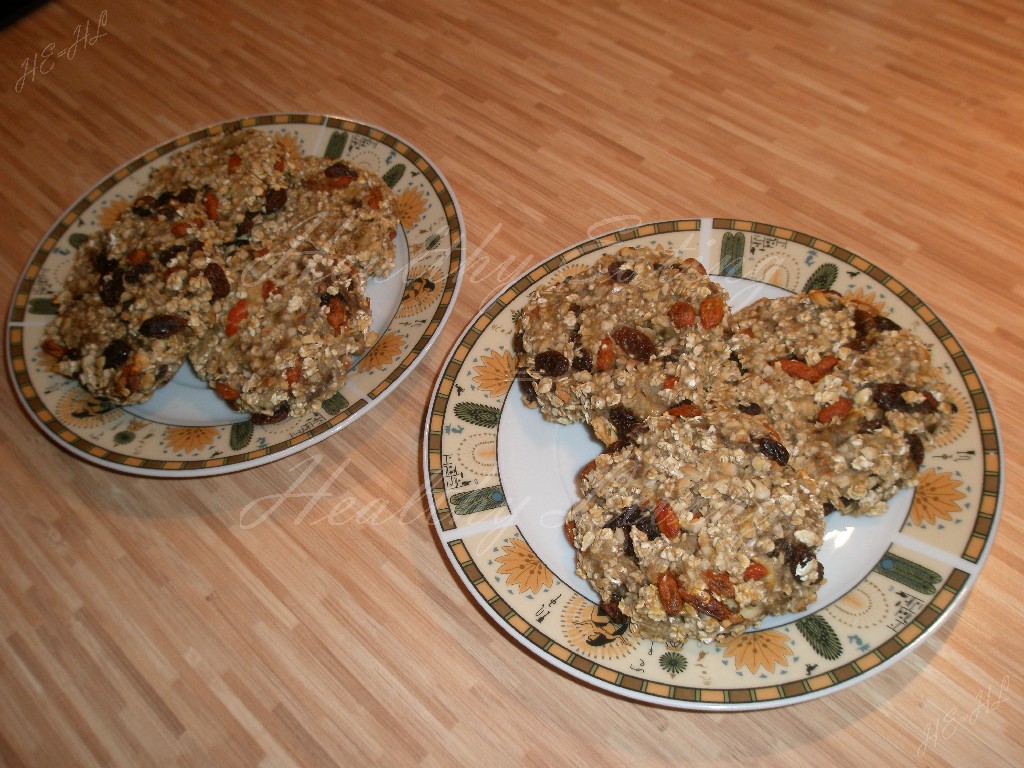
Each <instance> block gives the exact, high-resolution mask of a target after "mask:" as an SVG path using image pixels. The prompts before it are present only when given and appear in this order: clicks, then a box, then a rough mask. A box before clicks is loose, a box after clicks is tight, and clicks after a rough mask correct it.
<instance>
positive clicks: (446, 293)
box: [7, 114, 465, 476]
mask: <svg viewBox="0 0 1024 768" xmlns="http://www.w3.org/2000/svg"><path fill="white" fill-rule="evenodd" d="M238 127H255V128H257V129H259V130H266V131H271V132H274V133H276V134H278V135H280V136H281V137H282V140H284V141H287V142H289V143H290V144H291V145H292V146H293V148H294V149H296V150H297V151H299V152H302V153H305V154H314V153H315V154H322V155H325V156H330V157H341V158H345V159H346V160H348V161H350V162H355V163H357V164H363V165H366V166H367V167H370V168H373V169H374V170H377V172H378V173H380V174H381V176H382V177H383V178H384V180H385V181H386V182H387V183H388V184H389V185H390V186H391V187H392V188H393V189H394V190H395V193H396V196H397V200H398V203H399V209H400V210H399V215H400V218H401V222H402V229H403V232H402V233H401V236H400V238H401V241H402V245H401V246H400V248H404V249H405V253H406V256H407V261H406V264H405V265H399V269H396V272H395V273H394V274H392V275H391V276H389V277H387V278H384V279H383V280H384V281H386V280H399V279H404V280H405V282H404V284H403V285H402V286H397V288H396V290H394V294H395V304H396V308H395V309H394V313H393V316H392V317H391V318H390V323H389V324H388V325H387V327H386V328H385V329H384V331H383V332H382V333H381V334H380V337H379V339H378V341H377V343H376V345H375V346H374V347H372V348H371V349H370V350H368V351H367V353H366V354H365V355H364V356H363V357H362V358H361V360H359V361H357V362H356V364H355V365H354V366H353V371H352V373H351V374H350V376H349V379H348V382H347V383H346V386H345V387H344V388H343V389H342V390H340V391H339V392H337V393H335V394H334V395H333V396H331V397H329V398H327V399H326V400H325V401H324V403H323V404H322V406H321V408H320V409H319V410H318V411H316V412H314V413H312V414H310V415H307V416H305V417H303V418H295V419H286V420H285V421H283V422H281V423H280V424H275V425H254V424H253V423H252V422H251V421H248V420H235V421H233V422H230V423H222V424H203V425H193V426H183V425H168V424H164V423H161V422H159V421H155V420H150V419H146V418H140V417H139V415H138V414H136V413H132V412H130V411H129V410H126V409H122V408H116V407H111V406H110V405H109V404H104V403H102V402H100V401H98V400H96V399H95V398H92V397H91V396H90V395H89V394H88V393H86V392H85V391H84V390H83V389H82V388H81V387H80V386H79V385H78V384H77V382H74V381H71V380H67V379H64V378H62V377H60V376H56V375H54V374H52V373H50V372H49V371H48V370H47V366H46V363H45V360H43V359H42V356H41V355H40V353H39V351H38V342H39V339H40V337H41V334H42V331H43V329H44V327H45V325H46V323H47V322H48V320H49V316H50V315H52V314H53V312H54V311H55V308H54V307H53V303H52V296H53V295H54V294H55V293H57V292H58V291H59V287H60V284H61V283H62V281H63V275H64V274H66V272H67V269H68V268H69V267H70V263H71V260H72V257H73V254H74V251H75V248H76V246H77V244H78V243H80V242H81V241H82V240H84V238H85V236H86V235H87V234H88V233H89V232H92V231H94V230H96V229H98V228H100V227H103V226H104V225H108V224H109V222H110V221H111V219H112V217H116V216H117V213H118V211H120V210H122V209H123V208H124V207H126V206H127V205H128V204H129V203H130V200H131V199H132V197H133V194H134V193H135V192H136V191H137V190H138V188H139V186H140V185H141V183H142V181H143V180H144V178H145V176H146V175H148V172H149V170H150V169H151V168H152V167H154V166H155V165H157V164H159V163H161V162H164V161H165V160H166V158H167V157H168V156H169V154H170V153H172V152H174V151H175V150H178V149H180V148H181V147H184V146H187V145H190V144H192V143H194V142H196V141H199V140H201V139H204V138H206V137H209V136H212V135H215V134H218V133H221V132H223V131H225V130H231V129H234V128H238ZM464 242H465V240H464V227H463V224H462V218H461V213H460V211H459V208H458V204H457V203H456V201H455V198H454V196H453V194H452V192H451V190H450V189H449V187H448V186H447V183H446V182H445V180H444V178H443V177H442V176H441V175H440V173H439V172H438V171H437V169H436V168H435V167H434V166H433V165H431V163H430V162H429V161H428V160H427V159H426V158H425V157H424V156H423V155H421V154H420V153H419V152H418V151H417V150H416V149H414V148H413V147H412V146H411V145H409V144H408V143H407V142H405V141H404V140H402V139H400V138H398V137H396V136H393V135H391V134H389V133H387V132H386V131H384V130H381V129H379V128H376V127H373V126H370V125H366V124H363V123H359V122H356V121H353V120H348V119H344V118H340V117H332V116H326V115H312V114H310V115H306V114H270V115H259V116H252V117H245V118H241V119H236V120H231V121H227V122H224V123H219V124H217V125H212V126H209V127H207V128H204V129H201V130H198V131H194V132H191V133H189V134H186V135H184V136H181V137H179V138H176V139H174V140H172V141H168V142H165V143H164V144H161V145H160V146H158V147H156V148H154V149H152V150H150V151H149V152H146V153H145V154H143V155H141V156H139V157H137V158H135V159H134V160H132V161H131V162H129V163H127V164H126V165H125V166H123V167H122V168H120V169H118V170H117V171H115V172H114V173H112V174H110V175H109V176H108V177H107V178H106V179H104V180H103V181H102V182H100V183H99V184H98V185H96V186H95V187H94V188H93V189H91V190H90V191H89V192H88V193H86V194H85V195H83V196H82V197H81V198H80V199H79V200H78V202H76V203H75V204H74V205H73V206H72V207H71V208H70V209H69V210H68V211H67V212H66V213H65V214H64V215H63V216H62V217H61V218H60V219H59V221H58V222H57V223H56V225H54V227H53V228H52V229H51V230H50V231H49V232H48V233H47V235H46V236H45V237H44V238H43V240H42V241H41V242H40V244H39V246H38V247H37V249H36V251H35V252H34V254H33V256H32V258H31V259H30V261H29V263H28V265H27V266H26V268H25V270H24V272H23V274H22V276H21V279H20V281H19V283H18V287H17V290H16V293H15V296H14V301H13V302H12V306H11V312H10V316H9V320H8V327H7V345H8V369H9V373H10V375H11V377H12V379H13V380H14V382H15V389H16V391H17V392H18V395H19V397H20V399H21V400H22V403H23V404H24V405H25V407H26V408H27V410H28V412H29V414H30V415H31V416H32V417H33V419H34V421H35V422H36V423H37V425H38V426H40V428H41V429H42V430H43V431H44V433H46V435H47V436H48V437H50V438H51V439H52V440H54V442H56V443H57V444H59V445H61V446H62V447H64V448H66V449H68V450H70V451H71V452H73V453H75V454H77V455H79V456H80V457H82V458H85V459H87V460H89V461H92V462H95V463H98V464H101V465H104V466H107V467H109V468H114V469H119V470H122V471H126V472H130V473H134V474H146V475H154V476H188V475H209V474H220V473H223V472H231V471H235V470H238V469H243V468H246V467H249V466H255V465H258V464H263V463H266V462H268V461H273V460H276V459H280V458H284V457H285V456H288V455H290V454H292V453H294V452H296V451H298V450H302V449H303V448H306V447H309V446H310V445H312V444H314V443H316V442H319V441H320V440H322V439H324V438H326V437H328V436H330V435H332V434H334V433H336V432H337V431H338V430H340V429H341V428H343V427H344V426H346V425H347V424H349V423H351V422H352V421H354V420H355V419H356V418H357V417H359V416H361V415H362V414H363V413H365V412H366V411H367V410H368V409H369V407H371V406H372V405H374V404H375V403H376V402H377V401H378V400H379V399H380V398H382V397H383V396H384V395H386V394H389V393H390V392H391V391H392V390H393V389H394V388H395V386H396V385H397V384H398V383H399V381H400V380H401V379H402V378H403V377H404V376H405V375H406V374H407V373H408V372H409V371H410V370H411V369H412V368H413V367H414V365H415V364H416V363H417V362H418V361H419V360H420V359H421V358H422V356H423V354H424V353H425V352H426V351H427V349H428V348H429V346H430V345H431V343H432V341H433V340H434V339H435V338H436V336H437V334H438V333H439V331H440V330H441V328H442V327H443V325H444V323H445V322H446V320H447V318H448V315H449V313H450V311H451V309H452V307H453V305H454V302H455V297H456V294H457V292H458V289H459V284H460V281H461V276H462V268H463V261H464ZM403 269H404V274H403V272H402V270H403ZM389 290H390V289H389Z"/></svg>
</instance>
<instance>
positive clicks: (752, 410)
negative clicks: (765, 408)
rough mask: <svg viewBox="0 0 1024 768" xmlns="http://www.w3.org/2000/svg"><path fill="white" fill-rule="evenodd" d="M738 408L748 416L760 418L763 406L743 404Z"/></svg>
mask: <svg viewBox="0 0 1024 768" xmlns="http://www.w3.org/2000/svg"><path fill="white" fill-rule="evenodd" d="M736 408H737V409H738V410H739V411H740V412H741V413H745V414H747V416H760V415H761V406H760V405H758V404H757V403H741V404H740V405H737V406H736Z"/></svg>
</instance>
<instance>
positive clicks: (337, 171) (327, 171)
mask: <svg viewBox="0 0 1024 768" xmlns="http://www.w3.org/2000/svg"><path fill="white" fill-rule="evenodd" d="M355 175H356V172H355V170H353V169H352V167H351V166H349V165H346V164H345V163H343V162H341V161H340V160H339V161H338V162H336V163H334V164H333V165H329V166H327V167H326V168H324V176H326V177H327V178H328V179H338V178H342V177H344V176H355Z"/></svg>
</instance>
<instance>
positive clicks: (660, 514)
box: [654, 499, 681, 539]
mask: <svg viewBox="0 0 1024 768" xmlns="http://www.w3.org/2000/svg"><path fill="white" fill-rule="evenodd" d="M654 522H655V523H657V525H658V530H659V531H661V533H662V534H663V535H664V536H665V538H667V539H674V538H676V537H677V536H679V534H680V532H681V531H680V528H679V518H678V517H676V513H675V512H674V511H673V510H672V507H671V506H670V505H669V503H668V502H667V501H665V500H664V499H659V500H658V503H657V504H655V505H654Z"/></svg>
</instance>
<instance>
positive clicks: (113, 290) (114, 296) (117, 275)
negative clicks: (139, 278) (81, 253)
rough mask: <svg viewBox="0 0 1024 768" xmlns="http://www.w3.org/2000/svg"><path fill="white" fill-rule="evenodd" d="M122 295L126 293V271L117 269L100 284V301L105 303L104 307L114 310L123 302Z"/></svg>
mask: <svg viewBox="0 0 1024 768" xmlns="http://www.w3.org/2000/svg"><path fill="white" fill-rule="evenodd" d="M122 293H124V270H123V269H121V268H120V267H115V268H114V270H113V271H112V272H111V273H110V274H109V275H106V276H105V277H104V278H103V282H101V283H100V301H102V302H103V306H105V307H109V308H110V309H113V308H114V307H116V306H117V305H118V303H119V302H120V301H121V294H122Z"/></svg>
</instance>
